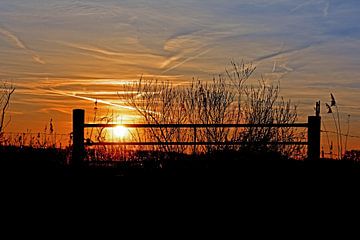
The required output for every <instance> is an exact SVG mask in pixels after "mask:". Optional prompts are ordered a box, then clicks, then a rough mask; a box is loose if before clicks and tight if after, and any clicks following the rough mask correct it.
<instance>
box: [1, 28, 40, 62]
mask: <svg viewBox="0 0 360 240" xmlns="http://www.w3.org/2000/svg"><path fill="white" fill-rule="evenodd" d="M0 34H1V35H3V36H5V37H6V38H7V39H8V40H9V42H10V43H12V44H13V45H14V46H16V47H18V48H20V49H23V50H25V51H26V52H27V54H29V55H31V57H32V59H33V60H34V61H35V62H36V63H39V64H45V61H44V60H42V59H41V58H40V56H39V55H38V54H36V53H35V52H34V51H32V50H30V49H29V48H28V47H27V46H26V45H25V43H24V42H22V41H21V40H20V38H19V37H17V36H16V35H15V34H13V33H11V32H10V31H8V30H6V29H4V28H1V27H0Z"/></svg>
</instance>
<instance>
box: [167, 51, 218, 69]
mask: <svg viewBox="0 0 360 240" xmlns="http://www.w3.org/2000/svg"><path fill="white" fill-rule="evenodd" d="M210 51H211V49H207V50H205V51H203V52H201V53H199V54H197V55H195V56H191V57H188V58H186V59H185V60H184V61H182V62H180V63H178V64H176V65H175V66H172V67H171V68H168V69H166V70H165V71H162V72H161V74H164V73H167V72H169V71H171V70H174V69H176V68H178V67H180V66H181V65H183V64H185V63H187V62H189V61H191V60H194V59H196V58H198V57H200V56H202V55H204V54H206V53H208V52H210Z"/></svg>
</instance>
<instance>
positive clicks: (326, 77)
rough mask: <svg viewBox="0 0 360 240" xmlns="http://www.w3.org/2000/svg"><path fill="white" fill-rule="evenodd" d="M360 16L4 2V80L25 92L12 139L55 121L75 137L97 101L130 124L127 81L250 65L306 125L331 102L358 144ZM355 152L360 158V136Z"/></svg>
mask: <svg viewBox="0 0 360 240" xmlns="http://www.w3.org/2000/svg"><path fill="white" fill-rule="evenodd" d="M205 2H206V4H205ZM358 9H360V3H359V1H357V0H349V1H345V2H344V1H340V0H339V1H338V0H334V1H328V0H319V1H303V0H294V1H293V0H291V1H290V0H252V1H250V0H239V1H230V0H224V1H215V0H207V1H187V0H177V1H167V2H166V4H164V3H163V1H161V0H148V1H137V0H135V1H121V2H119V1H114V0H102V1H100V0H86V1H85V0H64V1H55V0H28V1H26V2H24V1H20V0H3V1H1V2H0V79H3V80H7V81H10V82H12V83H14V85H15V86H16V93H15V94H14V96H13V100H12V104H11V124H10V125H9V127H8V129H7V131H14V132H23V131H27V130H28V129H29V130H31V131H33V132H38V131H42V130H43V129H44V127H45V125H46V124H47V123H48V122H49V120H50V119H51V118H52V119H53V120H54V123H55V127H56V131H57V132H59V133H69V132H71V111H72V109H73V108H84V109H87V112H88V114H89V118H91V115H90V114H91V112H92V109H93V104H94V103H93V101H94V100H93V99H102V100H103V101H104V102H103V103H102V104H99V106H100V107H101V108H102V109H104V110H106V108H111V109H114V110H115V111H117V112H119V114H120V115H122V116H124V118H123V119H124V121H126V119H127V116H128V115H131V114H132V113H131V112H129V110H127V109H124V108H121V107H120V108H119V107H118V105H121V104H122V102H121V101H120V100H119V98H118V96H117V92H121V91H122V89H123V88H122V85H123V84H124V83H126V82H128V81H132V80H137V79H139V78H140V76H141V75H143V76H144V78H147V79H153V78H156V79H160V80H161V79H166V80H170V81H172V82H173V83H175V84H186V83H188V82H189V81H191V79H192V77H199V79H200V80H204V81H205V80H209V79H211V78H212V76H213V75H214V74H217V73H219V72H223V71H224V68H225V67H227V66H228V64H229V62H230V60H231V59H235V60H238V61H241V60H242V59H244V60H245V61H251V62H253V63H254V64H255V65H256V66H257V68H258V69H257V71H256V73H255V76H254V77H255V78H260V77H263V78H264V79H266V81H269V82H271V81H280V83H281V89H282V95H284V96H285V97H287V98H291V99H292V100H293V102H294V103H296V104H297V105H298V109H299V114H300V119H299V121H303V120H304V119H306V116H307V115H309V114H313V105H314V104H315V102H316V101H318V100H321V101H322V103H325V102H328V101H329V98H330V97H329V93H330V92H331V93H334V94H335V96H336V98H337V101H338V105H339V109H340V116H341V120H342V122H343V129H346V128H347V116H348V114H350V115H351V119H350V133H351V135H353V136H360V108H359V106H358V103H359V102H360V83H359V77H360V72H359V70H358V66H359V65H360V62H359V61H360V49H359V48H358V46H359V44H360V30H359V26H358V22H360V17H359V16H360V14H359V13H358ZM322 109H323V112H322V116H323V119H324V120H325V126H326V127H327V128H328V130H332V131H334V125H333V121H332V118H331V116H329V115H327V114H326V109H325V107H324V105H322ZM349 142H350V146H351V148H360V141H359V138H357V137H352V138H349Z"/></svg>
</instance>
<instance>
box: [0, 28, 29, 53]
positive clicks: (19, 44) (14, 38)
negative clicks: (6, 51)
mask: <svg viewBox="0 0 360 240" xmlns="http://www.w3.org/2000/svg"><path fill="white" fill-rule="evenodd" d="M0 33H1V34H2V35H4V36H5V37H7V38H8V39H10V40H11V41H12V42H13V43H14V44H15V45H16V46H17V47H18V48H21V49H24V50H27V47H25V45H24V44H23V43H22V42H21V40H20V39H19V38H18V37H17V36H15V35H14V34H12V33H11V32H9V31H8V30H5V29H3V28H0Z"/></svg>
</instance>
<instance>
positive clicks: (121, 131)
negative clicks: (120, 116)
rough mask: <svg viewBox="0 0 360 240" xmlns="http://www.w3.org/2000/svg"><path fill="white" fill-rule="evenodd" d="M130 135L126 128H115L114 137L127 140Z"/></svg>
mask: <svg viewBox="0 0 360 240" xmlns="http://www.w3.org/2000/svg"><path fill="white" fill-rule="evenodd" d="M128 133H129V130H128V129H127V128H126V127H124V126H117V127H115V128H114V135H115V136H116V137H118V138H125V137H126V136H127V135H128Z"/></svg>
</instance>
